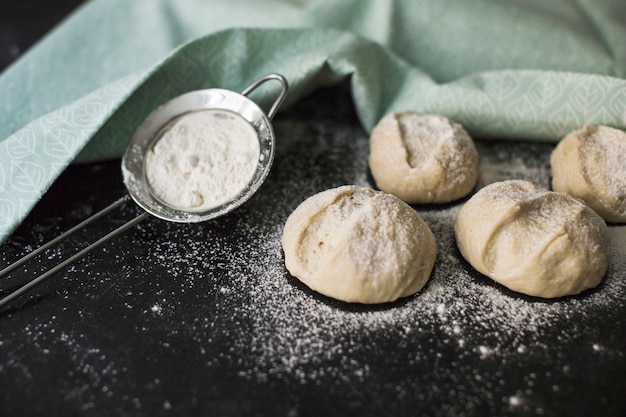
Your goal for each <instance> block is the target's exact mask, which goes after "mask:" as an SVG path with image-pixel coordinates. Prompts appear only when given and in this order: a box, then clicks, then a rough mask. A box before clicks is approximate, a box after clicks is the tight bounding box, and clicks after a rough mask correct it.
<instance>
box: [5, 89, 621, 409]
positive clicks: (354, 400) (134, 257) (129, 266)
mask: <svg viewBox="0 0 626 417" xmlns="http://www.w3.org/2000/svg"><path fill="white" fill-rule="evenodd" d="M274 126H275V131H276V138H277V154H276V160H275V163H274V166H273V168H272V171H271V173H270V176H269V178H268V180H267V181H266V183H265V184H264V185H263V186H262V187H261V189H260V190H259V192H258V193H257V194H256V195H255V196H254V197H253V198H252V199H251V200H250V201H249V202H247V203H246V204H245V205H244V206H242V207H240V208H239V209H237V210H236V211H234V212H233V213H230V214H229V215H227V216H226V217H223V218H221V219H218V220H215V221H210V222H206V223H201V224H173V223H167V222H164V221H162V220H158V219H154V218H150V219H148V220H146V221H144V222H143V223H141V224H140V225H139V226H137V227H135V228H133V229H131V230H130V231H128V232H126V233H125V234H123V235H121V236H119V237H118V238H116V239H115V240H113V241H111V242H109V243H108V244H106V245H105V246H104V247H103V248H101V249H98V250H96V251H94V252H93V253H91V254H89V255H88V256H87V257H86V258H84V259H83V260H81V261H78V262H76V263H75V264H73V265H72V266H71V267H69V268H68V269H67V270H65V271H62V272H60V273H58V274H56V275H55V276H53V277H52V278H51V279H50V280H49V281H47V282H46V283H45V284H43V285H42V286H41V287H39V288H37V290H35V291H34V292H33V293H31V294H30V296H29V297H25V298H22V299H20V300H19V301H18V302H17V303H15V304H14V306H15V307H18V308H13V309H11V310H9V311H5V312H3V313H2V315H1V316H0V320H1V325H0V410H1V414H2V415H12V416H20V415H29V416H33V415H79V414H80V415H85V416H90V415H94V416H100V415H120V416H135V415H180V416H183V415H224V416H244V415H255V416H280V415H284V416H309V415H359V416H380V415H395V416H400V415H430V416H484V415H570V416H575V415H581V416H582V415H623V414H624V413H625V412H626V398H625V397H624V395H623V389H624V386H625V383H626V358H625V357H624V346H626V326H625V321H626V301H625V300H626V256H625V253H626V227H625V226H615V225H611V226H610V233H611V238H612V242H613V253H612V255H613V256H612V261H611V264H610V267H609V272H608V273H607V275H606V277H605V279H604V281H603V283H602V284H601V285H600V286H599V287H598V288H597V289H594V290H591V291H588V292H586V293H584V294H582V295H579V296H575V297H567V298H564V299H560V300H556V301H546V300H541V299H535V298H530V297H525V296H522V295H519V294H515V293H513V292H511V291H508V290H506V289H505V288H504V287H502V286H499V285H498V284H496V283H494V282H492V281H491V280H489V279H488V278H485V277H484V276H482V275H480V274H478V273H477V272H475V271H474V270H473V269H472V268H471V267H469V265H468V264H467V263H466V262H465V261H464V260H463V259H462V257H461V256H460V254H459V252H458V250H457V249H456V246H455V242H454V234H453V225H454V220H455V218H456V214H457V213H458V210H459V208H460V206H461V204H462V203H463V201H460V202H457V203H454V204H448V205H441V206H415V208H416V210H417V211H418V212H419V213H420V214H421V215H422V216H423V218H424V219H425V220H426V222H427V223H428V224H429V226H430V227H431V229H432V231H433V233H434V234H435V237H436V239H437V244H438V255H437V261H436V265H435V268H434V271H433V275H432V277H431V280H430V282H429V283H428V284H427V286H426V287H425V288H424V290H423V291H422V292H421V293H419V294H416V295H415V296H412V297H408V298H406V299H403V300H401V301H399V302H396V303H391V304H387V305H382V306H362V305H350V304H344V303H340V302H336V301H333V300H331V299H328V298H325V297H323V296H320V295H318V294H316V293H313V292H312V291H310V290H308V289H307V288H305V287H303V286H302V285H301V284H300V283H299V282H298V281H297V280H295V279H294V278H292V277H290V276H289V274H288V273H287V271H286V270H285V268H284V265H283V255H282V250H281V247H280V236H281V233H282V226H283V224H284V221H285V220H286V218H287V216H288V215H289V214H290V213H291V211H292V210H293V209H294V208H295V207H296V206H297V205H298V204H299V203H300V202H301V201H302V200H304V199H305V198H307V197H308V196H310V195H312V194H314V193H316V192H318V191H322V190H325V189H327V188H331V187H335V186H338V185H342V184H357V185H365V186H373V181H372V179H371V176H370V175H369V172H368V168H367V153H368V141H367V139H368V137H367V134H366V133H365V132H364V131H363V130H362V129H361V128H360V126H359V124H358V121H357V119H356V117H355V115H354V114H353V110H352V107H351V103H350V99H349V96H348V95H347V94H346V92H345V89H344V88H341V87H336V88H331V89H327V90H321V91H318V92H317V93H315V94H314V95H313V96H311V97H310V98H308V99H307V100H304V101H303V102H301V103H299V104H298V105H297V106H296V107H294V108H291V109H286V110H285V111H281V112H279V113H278V115H277V116H276V118H275V119H274ZM477 148H478V151H479V155H480V161H481V167H480V170H481V177H480V184H479V186H482V185H485V184H487V183H490V182H493V181H497V180H501V179H509V178H523V179H528V180H531V181H533V182H535V183H536V184H538V185H541V186H544V187H547V186H548V184H549V180H550V177H549V161H548V159H549V154H550V151H551V150H552V148H553V145H551V144H538V143H511V142H504V141H490V142H486V141H479V142H478V143H477ZM123 194H124V186H123V183H122V179H121V172H120V162H119V161H111V162H106V163H99V164H90V165H78V166H72V167H70V168H69V169H68V170H67V171H66V172H65V173H64V174H63V175H62V176H61V178H60V179H59V180H58V181H57V182H56V183H55V184H54V186H53V188H52V189H51V190H50V192H49V193H47V194H46V195H45V196H44V198H43V200H42V201H41V203H40V204H38V205H37V207H36V208H35V211H34V212H33V213H32V214H31V215H30V216H29V217H28V219H27V220H26V222H25V223H24V224H23V225H22V226H21V227H20V228H19V229H18V230H17V231H16V232H15V233H14V235H13V236H12V237H11V239H10V240H9V241H8V242H7V243H6V244H4V245H2V246H0V257H1V259H2V262H3V263H4V264H6V263H8V262H10V261H12V260H14V259H17V258H18V257H19V256H21V255H22V254H24V253H26V252H28V251H29V250H31V249H32V248H33V247H35V246H37V245H39V244H41V243H43V242H45V241H47V240H48V239H50V238H52V237H54V236H56V235H57V234H58V233H60V232H61V231H63V230H65V229H67V228H69V227H71V226H72V225H74V224H76V223H78V222H79V221H80V220H82V219H83V218H85V217H86V216H88V215H89V214H91V213H93V212H95V211H97V210H99V209H100V208H102V207H104V206H106V205H107V204H108V203H110V202H112V201H114V200H115V199H117V198H118V197H120V196H121V195H123ZM138 213H140V210H139V209H138V208H137V207H135V206H134V205H132V204H131V203H129V204H128V205H127V206H126V207H124V208H123V209H121V210H119V211H116V212H114V213H112V214H111V215H110V216H108V217H107V218H106V219H103V220H102V221H99V222H98V223H97V224H95V225H93V226H92V227H90V228H89V229H88V230H87V231H86V232H85V233H82V234H79V235H77V236H75V237H73V238H71V239H69V240H68V241H67V242H66V243H64V244H63V245H62V246H61V247H60V248H58V249H54V250H51V251H49V252H48V253H47V254H46V255H45V256H44V257H43V259H41V260H39V261H36V262H34V263H32V264H30V265H29V266H28V268H27V271H26V272H21V271H20V272H15V273H14V274H12V275H11V277H10V278H8V279H7V278H5V279H3V282H2V288H3V289H7V288H10V287H11V286H14V285H17V283H19V282H21V281H22V280H24V279H25V277H27V276H31V274H34V273H36V272H37V271H39V270H41V269H42V268H44V267H45V266H47V265H51V264H53V263H55V262H58V261H59V260H61V259H63V258H64V257H66V256H67V255H69V254H70V253H72V251H73V250H75V249H76V248H77V247H79V246H80V245H81V244H83V243H84V242H86V241H87V240H88V239H93V238H94V237H95V236H96V235H101V234H104V233H105V232H106V231H108V230H110V229H112V228H114V227H115V226H117V225H119V224H121V223H122V222H123V221H124V220H126V219H129V218H131V217H133V216H134V215H136V214H138Z"/></svg>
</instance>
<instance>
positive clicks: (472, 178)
mask: <svg viewBox="0 0 626 417" xmlns="http://www.w3.org/2000/svg"><path fill="white" fill-rule="evenodd" d="M369 166H370V170H371V172H372V176H373V177H374V180H375V181H376V185H377V186H378V188H380V189H381V190H383V191H385V192H388V193H391V194H394V195H396V196H398V197H400V198H401V199H402V200H404V201H406V202H407V203H410V204H415V203H447V202H450V201H453V200H456V199H459V198H461V197H463V196H465V195H467V194H468V193H469V192H470V191H471V190H472V188H473V187H474V185H475V184H476V180H477V179H478V154H477V152H476V148H475V147H474V142H473V141H472V139H471V138H470V136H469V135H468V134H467V132H466V131H465V130H464V129H463V128H462V127H461V125H459V124H457V123H454V122H452V121H450V120H448V119H447V118H445V117H443V116H436V115H425V114H420V113H417V112H412V111H407V112H402V113H390V114H388V115H387V116H385V117H384V118H383V119H382V120H381V121H380V122H379V123H378V124H377V125H376V126H375V127H374V129H373V130H372V133H371V135H370V154H369Z"/></svg>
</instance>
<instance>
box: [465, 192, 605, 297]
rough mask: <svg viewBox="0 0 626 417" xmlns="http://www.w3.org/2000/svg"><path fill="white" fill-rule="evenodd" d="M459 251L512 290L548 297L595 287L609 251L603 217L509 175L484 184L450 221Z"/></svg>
mask: <svg viewBox="0 0 626 417" xmlns="http://www.w3.org/2000/svg"><path fill="white" fill-rule="evenodd" d="M454 230H455V234H456V241H457V245H458V247H459V250H460V251H461V254H462V255H463V257H464V258H465V259H466V260H467V261H468V262H469V263H470V264H471V265H472V266H473V267H474V268H475V269H476V270H478V271H479V272H481V273H482V274H484V275H487V276H488V277H490V278H492V279H493V280H494V281H496V282H499V283H500V284H502V285H504V286H506V287H508V288H509V289H511V290H513V291H517V292H520V293H524V294H528V295H532V296H537V297H544V298H553V297H561V296H565V295H572V294H578V293H579V292H581V291H584V290H586V289H588V288H592V287H595V286H596V285H598V284H599V283H600V281H601V280H602V277H603V276H604V274H605V272H606V270H607V267H608V263H609V256H610V245H611V243H610V238H609V232H608V228H607V226H606V223H605V222H604V220H602V218H601V217H600V216H598V215H597V214H596V213H595V212H594V211H593V210H591V209H590V208H589V207H588V206H587V205H585V204H584V203H583V202H582V201H580V200H577V199H575V198H574V197H572V196H570V195H569V194H565V193H558V192H552V191H547V190H542V189H539V188H536V187H535V186H534V185H533V184H531V183H530V182H527V181H521V180H512V181H503V182H498V183H494V184H491V185H488V186H487V187H485V188H483V189H481V190H480V191H478V192H477V193H476V194H475V195H474V196H472V198H471V199H470V200H469V201H468V202H467V203H466V204H465V205H464V206H463V207H462V208H461V210H460V212H459V215H458V218H457V220H456V224H455V228H454Z"/></svg>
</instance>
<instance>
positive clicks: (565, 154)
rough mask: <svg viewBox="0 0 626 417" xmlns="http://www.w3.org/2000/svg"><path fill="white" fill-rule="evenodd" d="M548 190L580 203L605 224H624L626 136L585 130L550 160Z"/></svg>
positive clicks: (572, 136) (618, 132)
mask: <svg viewBox="0 0 626 417" xmlns="http://www.w3.org/2000/svg"><path fill="white" fill-rule="evenodd" d="M550 164H551V165H552V188H553V189H554V190H555V191H563V192H566V193H568V194H571V195H573V196H574V197H577V198H580V199H582V200H584V201H585V202H586V203H587V204H588V205H589V206H590V207H591V208H592V209H594V210H595V211H596V213H598V214H599V215H600V216H602V218H604V219H605V220H606V221H609V222H615V223H626V133H625V132H623V131H621V130H618V129H613V128H611V127H606V126H598V127H592V126H585V127H584V128H582V129H581V130H577V131H574V132H572V133H570V134H569V135H567V136H566V137H565V138H564V139H563V140H562V141H561V142H559V144H558V145H557V147H556V148H555V149H554V151H553V152H552V155H551V156H550Z"/></svg>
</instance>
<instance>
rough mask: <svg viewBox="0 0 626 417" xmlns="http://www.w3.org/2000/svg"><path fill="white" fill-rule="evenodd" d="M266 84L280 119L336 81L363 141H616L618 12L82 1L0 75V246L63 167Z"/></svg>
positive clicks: (621, 47)
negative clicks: (593, 128) (595, 131)
mask: <svg viewBox="0 0 626 417" xmlns="http://www.w3.org/2000/svg"><path fill="white" fill-rule="evenodd" d="M270 72H278V73H281V74H283V75H284V76H285V77H287V79H288V80H289V82H290V86H291V88H290V94H289V97H288V101H287V102H286V103H285V105H287V106H288V105H289V103H293V102H294V101H296V100H298V99H299V98H301V97H303V96H304V95H306V94H308V93H309V92H311V91H312V90H314V89H315V88H318V87H320V86H328V85H334V84H337V83H339V82H340V81H342V80H346V79H349V80H350V83H351V87H352V94H353V99H354V104H355V107H356V109H357V113H358V115H359V118H360V120H361V122H362V124H363V126H364V128H365V129H371V128H372V126H373V125H374V124H375V123H376V122H377V121H378V120H379V119H380V118H381V117H382V116H383V115H384V114H386V113H388V112H390V111H395V110H405V109H415V110H419V111H422V112H425V113H438V114H443V115H446V116H448V117H450V118H452V119H454V120H456V121H457V122H459V123H461V124H463V125H464V126H465V127H466V129H467V130H468V131H469V132H470V133H471V134H472V135H473V136H475V137H480V138H500V139H517V140H549V141H557V140H558V139H560V138H561V137H563V136H564V135H565V134H566V133H568V132H569V131H571V130H573V129H577V128H579V127H581V126H582V125H583V124H585V123H590V124H605V125H609V126H614V127H618V128H622V129H623V128H625V126H626V80H625V79H624V78H626V3H625V2H623V1H621V0H615V1H611V0H560V1H553V2H545V1H543V0H526V1H523V0H517V1H507V2H502V1H499V0H419V1H416V0H395V1H394V0H374V1H362V0H344V1H341V2H338V1H334V0H311V1H307V0H265V1H263V2H259V1H255V0H212V1H205V0H160V1H155V0H133V1H132V2H128V1H126V0H92V1H91V2H88V3H87V4H85V6H84V7H82V8H81V9H79V11H78V12H77V13H75V14H74V15H73V16H71V17H70V18H69V19H68V20H67V21H65V22H64V23H63V24H62V25H61V26H59V27H58V28H57V29H56V30H54V31H53V32H52V33H51V34H49V35H48V36H47V37H46V38H45V39H44V40H43V41H42V42H40V43H39V44H38V45H36V46H35V47H34V48H33V49H32V50H31V51H29V52H28V53H27V54H26V55H24V57H23V58H22V59H20V60H19V61H18V62H17V63H15V64H14V65H13V66H12V67H10V68H9V69H8V70H7V71H5V72H4V73H3V74H1V75H0V242H1V241H3V240H5V239H6V238H7V237H8V236H9V234H10V233H11V232H12V230H13V229H14V228H15V227H16V226H17V225H18V224H19V223H20V222H21V221H22V220H23V218H24V217H25V216H26V215H27V214H28V212H29V211H30V209H31V208H32V207H33V206H34V205H35V204H36V202H37V201H38V200H39V198H40V197H41V195H42V194H43V193H44V192H45V191H46V190H47V189H48V187H49V186H50V184H51V183H52V182H53V181H54V180H55V179H56V178H57V176H58V175H59V174H60V173H61V172H62V171H63V169H64V168H65V167H66V166H67V165H68V164H70V163H72V162H73V161H78V162H81V161H82V162H85V161H96V160H103V159H109V158H117V157H119V156H120V155H121V153H122V152H123V150H124V147H125V145H126V143H127V141H128V139H129V138H130V136H131V135H132V132H133V131H134V129H135V128H136V126H137V125H138V124H139V123H140V122H141V120H143V118H144V117H145V116H146V115H147V114H148V113H149V112H150V111H151V110H152V109H153V108H154V107H155V106H157V105H159V104H161V103H163V102H164V101H166V100H168V99H169V98H172V97H174V96H176V95H178V94H181V93H183V92H187V91H190V90H194V89H201V88H209V87H220V88H228V89H232V90H235V91H240V90H241V89H242V88H244V87H245V86H246V85H247V84H249V83H250V82H252V81H253V80H255V79H256V78H258V77H259V76H261V75H263V74H266V73H270ZM273 94H275V91H272V89H271V87H270V83H268V85H267V87H263V88H262V89H261V91H260V93H259V94H256V95H255V96H253V97H252V98H253V99H255V100H257V101H258V102H260V103H261V104H263V103H266V102H267V100H270V99H271V97H273ZM330 105H332V103H331V104H330ZM284 140H288V138H285V139H284Z"/></svg>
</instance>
